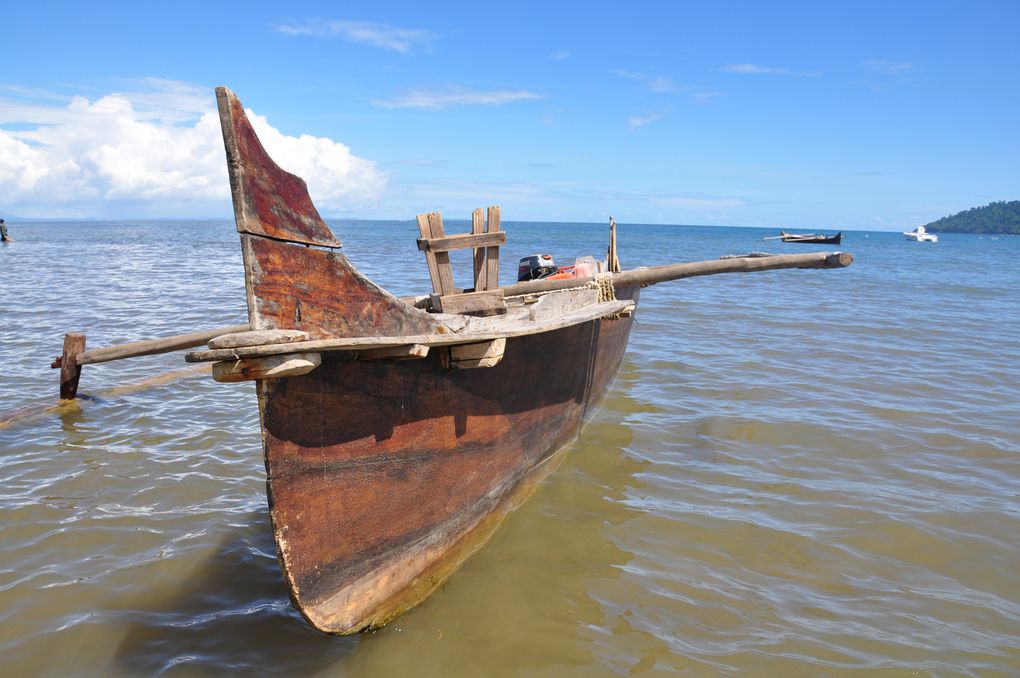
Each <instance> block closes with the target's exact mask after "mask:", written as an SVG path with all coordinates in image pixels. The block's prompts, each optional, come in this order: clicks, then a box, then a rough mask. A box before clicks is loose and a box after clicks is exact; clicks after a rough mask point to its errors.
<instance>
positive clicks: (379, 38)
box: [276, 19, 439, 54]
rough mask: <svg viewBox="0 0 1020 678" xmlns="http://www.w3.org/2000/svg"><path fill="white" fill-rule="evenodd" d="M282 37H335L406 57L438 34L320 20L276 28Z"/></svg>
mask: <svg viewBox="0 0 1020 678" xmlns="http://www.w3.org/2000/svg"><path fill="white" fill-rule="evenodd" d="M276 30H277V31H279V32H280V33H283V34H284V35H292V36H303V35H308V36H314V37H326V38H329V37H337V38H343V39H345V40H349V41H351V42H359V43H362V44H366V45H372V46H373V47H381V48H382V49H389V50H393V51H394V52H402V53H404V54H408V53H410V52H413V51H414V50H415V49H421V48H428V47H429V46H430V45H431V44H432V43H433V41H435V40H436V39H437V38H438V37H439V35H438V34H436V33H433V32H432V31H426V30H423V29H420V28H400V27H397V26H390V25H389V24H384V23H376V22H372V21H343V20H338V21H324V20H321V19H312V20H308V21H304V22H301V23H293V22H292V23H284V24H280V25H279V26H277V27H276Z"/></svg>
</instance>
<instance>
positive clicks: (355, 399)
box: [258, 291, 636, 633]
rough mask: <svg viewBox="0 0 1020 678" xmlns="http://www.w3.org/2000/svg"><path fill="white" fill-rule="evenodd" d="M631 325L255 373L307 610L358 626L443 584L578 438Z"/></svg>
mask: <svg viewBox="0 0 1020 678" xmlns="http://www.w3.org/2000/svg"><path fill="white" fill-rule="evenodd" d="M634 294H635V295H636V291H635V292H634ZM630 327H631V318H621V319H604V320H593V321H589V322H587V323H583V324H578V325H572V326H569V327H566V328H563V329H560V330H557V331H553V332H548V333H544V334H540V335H533V336H523V337H519V338H515V339H510V340H507V341H506V345H505V349H504V355H503V359H502V361H501V362H500V363H499V364H498V365H496V366H495V367H492V368H490V369H478V370H465V371H459V370H449V369H447V368H446V367H445V366H444V364H443V363H444V361H443V360H442V359H441V357H440V356H438V355H436V351H435V350H434V351H432V352H430V354H429V355H428V357H426V358H424V359H421V360H416V361H409V362H402V363H373V362H364V361H357V360H353V359H352V356H351V355H350V354H324V355H323V359H322V365H321V366H320V367H319V368H318V369H316V370H315V371H314V372H311V373H309V374H307V375H305V376H300V377H294V378H291V379H286V380H276V381H262V382H259V383H258V393H259V403H260V412H261V416H262V423H263V427H264V431H265V437H264V440H265V455H266V469H267V477H268V487H269V496H270V507H271V516H272V521H273V527H274V534H275V536H276V539H277V544H278V546H279V552H280V556H281V561H282V563H283V567H284V572H285V575H286V579H287V581H288V584H289V585H290V589H291V596H292V598H293V600H294V602H295V604H296V606H297V607H298V609H299V610H301V611H302V613H303V614H304V615H305V616H306V617H307V618H308V620H309V621H310V622H311V623H312V624H313V625H314V626H316V628H319V629H321V630H323V631H327V632H330V633H350V632H353V631H356V630H359V629H361V628H364V627H366V626H373V625H379V624H382V623H384V622H385V621H387V620H388V619H389V618H391V617H392V616H393V615H394V614H397V613H399V612H400V611H401V610H403V609H406V608H407V607H409V606H410V605H413V604H415V603H416V602H418V600H420V599H421V598H423V597H424V596H425V595H427V594H428V592H429V591H431V590H432V589H433V588H435V586H438V584H439V583H440V582H441V581H442V579H443V578H444V577H445V576H446V575H448V574H449V572H451V571H452V570H453V569H455V568H456V566H457V565H458V564H459V563H460V562H461V560H463V558H464V557H466V555H467V553H469V552H470V550H472V549H474V548H477V546H478V545H479V543H480V541H483V540H484V536H487V535H485V534H482V532H484V530H485V529H488V530H490V531H491V529H492V528H494V527H495V525H494V524H493V521H492V520H491V517H492V516H493V515H501V512H505V509H506V507H507V502H510V501H511V498H512V497H513V496H514V495H515V490H517V489H518V488H519V486H520V485H521V484H522V483H524V482H525V481H526V479H527V478H528V477H529V476H530V475H531V474H532V473H533V472H534V469H535V468H536V467H537V466H538V465H539V464H541V463H542V462H543V460H545V459H547V458H548V457H550V455H552V454H553V453H554V452H555V451H556V450H558V449H559V448H560V447H562V446H563V445H564V444H565V443H567V442H569V441H570V440H572V439H573V437H574V436H576V435H577V433H578V431H579V430H580V427H581V424H582V422H583V420H584V418H585V415H586V414H587V413H588V412H589V411H590V410H591V408H592V406H593V404H594V403H595V402H596V401H597V400H598V398H600V397H601V396H602V395H603V394H604V392H605V390H606V388H607V387H608V385H609V383H610V381H611V380H612V378H613V376H614V375H615V374H616V372H617V370H618V368H619V365H620V362H621V360H622V357H623V353H624V350H625V348H626V344H627V337H628V335H629V332H630ZM483 528H484V529H483Z"/></svg>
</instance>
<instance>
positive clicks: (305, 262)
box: [238, 235, 442, 357]
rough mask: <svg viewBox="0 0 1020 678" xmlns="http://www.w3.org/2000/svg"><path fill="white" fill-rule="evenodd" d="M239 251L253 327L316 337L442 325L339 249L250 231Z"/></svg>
mask: <svg viewBox="0 0 1020 678" xmlns="http://www.w3.org/2000/svg"><path fill="white" fill-rule="evenodd" d="M241 251H242V254H243V259H244V263H245V269H246V276H245V278H246V284H247V286H248V295H249V299H248V306H249V307H248V313H249V317H250V318H251V322H252V329H255V330H278V329H280V330H282V329H287V330H302V331H304V332H307V333H308V334H309V335H310V336H311V337H312V339H319V338H324V337H373V336H392V335H413V334H423V333H431V332H438V331H440V328H441V327H442V325H441V324H440V323H439V322H438V321H436V320H434V319H433V318H431V317H430V316H429V314H428V313H426V312H425V311H422V310H419V309H416V308H414V307H413V306H410V305H409V304H406V303H404V302H403V301H401V300H400V299H397V298H396V297H395V296H393V295H392V294H390V293H389V292H387V291H386V290H384V289H382V288H381V287H379V286H378V285H376V284H375V283H373V282H372V281H371V280H369V279H368V278H366V277H365V276H364V275H362V274H361V273H360V272H359V271H358V270H357V269H356V268H354V267H353V266H352V265H351V264H350V262H348V261H347V257H345V256H344V255H343V254H341V253H339V252H335V251H330V250H320V249H313V248H310V247H303V246H301V245H295V244H291V243H286V242H281V241H278V240H269V239H267V238H261V237H257V236H252V235H242V236H241ZM301 343H302V342H297V344H298V345H300V344H301ZM305 343H306V342H305ZM404 343H410V342H404ZM238 350H239V351H240V350H241V349H238ZM302 350H303V349H302ZM249 357H254V356H249Z"/></svg>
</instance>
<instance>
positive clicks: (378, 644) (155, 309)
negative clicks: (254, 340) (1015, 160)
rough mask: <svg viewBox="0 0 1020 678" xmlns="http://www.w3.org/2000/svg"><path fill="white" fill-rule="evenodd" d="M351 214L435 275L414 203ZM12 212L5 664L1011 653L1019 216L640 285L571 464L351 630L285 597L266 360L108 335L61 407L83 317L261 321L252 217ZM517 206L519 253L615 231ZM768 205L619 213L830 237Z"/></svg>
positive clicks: (5, 260) (808, 666) (621, 666)
mask: <svg viewBox="0 0 1020 678" xmlns="http://www.w3.org/2000/svg"><path fill="white" fill-rule="evenodd" d="M333 225H334V227H335V230H336V231H337V233H338V235H339V236H340V237H341V239H342V240H343V241H344V243H345V251H346V252H347V254H348V256H349V257H350V258H351V259H352V260H353V261H354V263H355V264H356V265H358V266H359V267H360V268H361V269H362V270H363V271H364V272H366V273H367V274H368V275H369V276H370V277H372V278H373V279H375V280H376V281H377V282H379V283H381V284H383V285H384V286H386V287H388V288H389V289H391V290H392V291H394V292H395V293H397V294H412V293H421V292H425V291H427V289H428V287H429V281H428V275H427V271H426V267H425V262H424V260H423V258H422V257H421V255H420V254H419V253H418V252H417V250H416V248H415V243H414V239H415V237H416V232H417V229H416V227H415V225H414V224H413V223H412V222H353V223H343V222H340V223H335V224H333ZM10 226H11V234H12V236H13V237H14V238H16V242H14V243H11V244H8V245H3V246H0V675H3V676H66V675H76V676H135V675H174V676H177V675H180V676H221V675H236V674H241V673H244V674H247V675H317V676H318V675H321V676H352V677H361V676H372V677H377V676H403V675H408V676H411V675H413V676H444V677H446V676H465V677H477V676H535V677H550V678H552V677H558V676H585V677H588V676H617V675H636V676H665V675H685V676H715V675H741V676H784V677H793V676H842V675H855V676H1017V675H1020V292H1018V289H1020V265H1018V262H1020V238H1015V237H1006V236H1002V237H999V238H990V237H987V236H986V237H983V238H982V237H978V236H971V235H951V234H950V235H943V236H942V237H941V241H940V242H939V243H937V244H934V245H932V244H922V243H915V242H908V241H907V240H906V239H904V238H903V236H901V235H900V234H899V233H864V232H850V233H848V237H847V238H846V240H845V241H844V243H843V245H842V246H841V249H843V250H846V251H850V252H852V253H853V254H854V256H855V257H856V261H855V263H854V265H853V266H852V267H850V268H849V269H845V270H836V271H775V272H769V273H755V274H737V275H729V276H713V277H705V278H694V279H688V280H683V281H677V282H673V283H667V284H663V285H658V286H655V287H652V288H649V289H647V290H645V291H644V293H643V294H642V297H641V304H640V306H639V309H638V313H637V324H636V326H635V330H634V333H633V335H632V338H631V345H630V349H629V352H628V354H627V357H626V359H625V361H624V364H623V368H622V370H621V372H620V375H619V377H618V379H617V381H616V383H615V385H614V386H613V388H612V389H611V391H610V393H609V395H608V397H607V399H606V401H605V403H604V406H603V408H602V410H601V411H600V412H599V414H597V415H596V416H595V418H594V419H593V420H592V421H591V422H590V423H589V424H588V426H587V428H585V429H584V431H583V433H582V434H581V436H580V438H579V439H578V440H577V441H576V442H575V443H574V444H573V446H572V449H571V450H570V453H569V455H568V456H567V457H566V460H565V461H564V463H563V465H562V466H560V468H559V469H558V470H557V471H556V473H554V474H553V475H552V476H550V477H549V478H548V479H547V480H546V481H545V482H544V483H543V484H542V485H541V486H540V487H539V489H538V490H537V492H536V493H535V494H534V495H533V496H532V498H531V499H530V500H529V501H528V502H527V503H526V504H525V505H524V506H523V507H521V508H520V509H519V510H517V511H516V512H515V513H513V514H512V515H511V516H510V517H509V518H508V519H507V520H506V521H505V522H504V524H503V525H502V526H501V528H500V529H499V531H498V532H497V533H496V535H495V537H494V538H493V539H492V541H491V542H490V543H489V544H488V545H487V546H486V547H485V548H484V549H483V550H481V551H480V552H479V553H478V554H476V555H475V556H474V557H473V558H472V559H471V560H470V561H469V562H468V563H467V565H466V566H465V567H464V568H463V569H461V570H460V571H459V572H458V573H456V574H455V575H454V576H453V577H452V578H451V579H450V580H449V581H448V582H447V583H446V584H445V585H444V586H443V587H442V588H441V589H440V590H438V591H437V592H436V593H435V594H434V595H433V596H432V597H431V598H429V599H428V600H427V601H426V602H425V603H424V604H422V605H421V606H419V607H418V608H416V609H414V610H412V611H411V612H409V613H407V614H405V615H403V616H401V617H399V618H398V619H397V620H395V621H394V622H393V623H391V624H390V625H389V626H387V627H385V628H384V629H382V630H380V631H377V632H374V633H368V634H361V635H358V636H354V637H349V638H335V637H330V636H325V635H321V634H319V633H317V632H315V631H313V630H311V629H310V628H309V627H308V626H307V625H306V624H305V623H304V621H303V620H302V619H301V617H300V616H299V615H298V614H297V613H296V612H295V611H294V610H293V609H292V608H291V606H290V603H289V601H288V598H287V594H286V591H285V587H284V584H283V582H282V580H281V576H280V572H279V567H278V565H277V561H276V555H275V547H274V544H273V540H272V536H271V531H270V527H269V520H268V513H267V508H266V501H265V487H264V482H265V478H264V469H263V466H262V458H261V441H260V434H259V427H258V419H257V407H256V401H255V395H254V388H253V387H252V386H251V385H250V384H242V385H223V384H216V383H214V382H213V381H212V380H211V379H210V378H209V377H208V376H207V375H206V374H205V373H202V372H195V371H194V369H193V368H192V367H190V366H187V365H186V364H185V363H184V362H183V358H182V355H181V354H170V355H165V356H155V357H149V358H138V359H133V360H127V361H121V362H117V363H111V364H106V365H98V366H86V367H85V369H84V372H83V375H82V382H81V391H82V392H83V393H84V394H85V395H87V398H85V399H82V400H80V401H78V402H77V403H76V404H71V405H65V406H61V407H54V406H55V404H56V401H57V385H58V378H57V372H56V371H55V370H51V369H50V367H49V365H50V362H51V361H52V360H53V359H54V358H55V357H56V356H57V355H58V354H59V353H60V350H61V343H62V337H63V334H64V333H65V332H67V331H72V330H81V331H84V332H85V333H86V334H87V336H88V345H89V346H90V347H100V346H105V345H110V344H114V343H119V342H126V341H132V340H136V339H144V338H152V337H158V336H163V335H171V334H176V333H181V332H187V331H194V330H200V329H207V328H216V327H221V326H228V325H234V324H239V323H243V322H246V320H247V316H246V310H245V302H244V281H243V275H242V270H241V260H240V253H239V247H238V241H237V236H236V233H235V232H234V230H233V225H232V223H230V222H226V221H215V222H186V223H185V222H142V223H129V222H117V223H102V222H78V223H72V222H52V223H25V224H18V223H13V224H10ZM451 230H456V229H451ZM465 230H466V229H465ZM508 232H509V240H508V244H507V245H506V246H505V247H504V248H503V251H502V257H503V278H504V282H510V279H509V277H510V276H513V275H514V274H515V268H516V265H515V264H516V260H517V259H518V258H519V257H521V256H524V255H527V254H531V253H535V252H550V253H552V254H554V255H555V256H557V257H558V258H559V259H560V260H561V262H566V263H569V262H570V261H572V259H573V258H574V256H576V255H584V254H593V255H596V256H600V255H601V254H602V253H603V252H604V249H605V242H606V238H607V233H606V228H605V227H604V226H601V225H598V226H596V225H582V224H531V223H510V224H508ZM770 234H771V232H766V231H763V230H760V229H741V228H715V227H711V228H710V227H690V226H639V225H627V224H621V226H620V229H619V238H620V258H621V260H622V262H623V265H624V268H630V267H633V266H638V265H655V264H664V263H671V262H678V261H695V260H700V259H711V258H716V257H718V256H720V255H725V254H741V253H747V252H749V251H753V250H763V249H767V250H771V251H777V252H779V251H781V252H805V251H811V250H812V249H819V248H817V247H814V246H804V245H795V244H785V245H784V244H781V243H777V242H775V241H769V242H763V241H762V237H763V236H765V235H770ZM181 370H184V371H181Z"/></svg>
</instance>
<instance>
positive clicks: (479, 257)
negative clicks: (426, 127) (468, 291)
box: [471, 207, 489, 291]
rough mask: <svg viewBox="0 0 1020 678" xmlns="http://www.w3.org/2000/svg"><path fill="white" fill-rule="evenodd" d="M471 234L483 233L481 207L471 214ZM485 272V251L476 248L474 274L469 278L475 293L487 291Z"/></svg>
mask: <svg viewBox="0 0 1020 678" xmlns="http://www.w3.org/2000/svg"><path fill="white" fill-rule="evenodd" d="M471 232H472V233H474V234H481V233H485V217H484V216H483V213H482V208H481V207H479V208H478V209H476V210H474V211H473V212H471ZM487 270H488V269H487V268H486V267H485V250H484V249H482V248H481V247H476V248H475V251H474V274H473V276H472V278H471V279H472V280H474V282H475V291H481V290H486V289H489V288H488V286H487V285H486V281H487V277H486V275H485V273H486V271H487Z"/></svg>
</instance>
